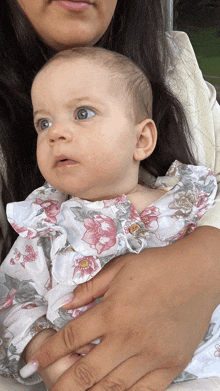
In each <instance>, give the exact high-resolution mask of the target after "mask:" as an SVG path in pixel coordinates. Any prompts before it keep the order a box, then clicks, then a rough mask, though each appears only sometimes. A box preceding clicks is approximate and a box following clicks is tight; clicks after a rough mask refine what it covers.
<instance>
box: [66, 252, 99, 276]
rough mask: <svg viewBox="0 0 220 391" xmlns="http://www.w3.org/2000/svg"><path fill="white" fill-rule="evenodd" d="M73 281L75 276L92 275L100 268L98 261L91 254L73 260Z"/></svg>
mask: <svg viewBox="0 0 220 391" xmlns="http://www.w3.org/2000/svg"><path fill="white" fill-rule="evenodd" d="M73 267H74V272H73V281H74V280H75V277H76V276H77V277H78V278H80V277H81V278H84V277H85V276H89V277H93V276H94V275H95V274H96V273H97V271H98V270H100V268H101V267H100V262H99V260H98V259H97V258H95V257H93V256H89V257H82V258H78V259H76V260H75V262H74V266H73Z"/></svg>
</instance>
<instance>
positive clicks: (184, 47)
mask: <svg viewBox="0 0 220 391" xmlns="http://www.w3.org/2000/svg"><path fill="white" fill-rule="evenodd" d="M167 39H168V41H169V45H170V50H171V54H170V59H169V64H168V69H167V84H168V86H169V87H170V89H171V91H172V92H173V93H174V95H175V96H176V97H177V98H178V99H179V101H180V102H181V103H182V106H183V108H184V110H185V113H186V117H187V121H188V124H189V128H190V132H191V135H192V139H193V142H192V149H193V152H194V155H195V157H196V159H197V161H198V163H199V164H201V165H206V166H207V167H209V168H211V169H212V170H213V171H215V174H218V173H219V167H218V169H217V170H216V153H217V151H218V145H219V140H218V138H219V134H220V132H219V129H220V108H219V104H218V102H217V101H216V91H215V88H214V87H213V86H211V85H210V84H209V83H207V82H206V81H205V80H204V78H203V75H202V72H201V70H200V68H199V65H198V62H197V59H196V55H195V53H194V50H193V47H192V45H191V42H190V40H189V37H188V36H187V34H186V33H184V32H179V31H172V32H169V33H167Z"/></svg>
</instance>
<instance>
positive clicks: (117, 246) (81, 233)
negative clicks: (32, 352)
mask: <svg viewBox="0 0 220 391" xmlns="http://www.w3.org/2000/svg"><path fill="white" fill-rule="evenodd" d="M154 187H155V188H160V189H164V190H165V191H164V195H163V196H162V197H161V198H159V199H158V200H157V201H155V202H154V203H153V204H151V205H150V206H148V207H147V208H146V209H144V211H143V212H142V213H141V214H139V213H138V212H137V211H136V210H135V208H134V207H133V205H132V204H131V203H130V201H129V200H128V198H127V197H126V195H121V196H120V197H118V198H116V199H112V200H104V201H95V202H90V201H86V200H82V199H79V198H76V197H69V196H67V195H65V194H63V193H61V192H60V191H57V190H56V189H54V188H53V187H51V186H50V185H49V184H45V185H44V186H42V187H41V188H39V189H37V190H35V191H34V192H33V193H31V194H30V195H29V197H28V198H27V199H26V200H25V201H23V202H17V203H12V204H9V205H8V206H7V216H8V220H9V222H10V224H11V225H12V227H13V228H14V229H15V230H16V231H17V232H18V233H19V237H18V239H17V241H16V242H15V244H14V246H13V247H12V249H11V251H10V253H9V254H8V256H7V257H6V259H5V260H4V262H3V264H2V265H1V268H0V310H1V312H2V316H1V318H2V319H3V320H2V326H3V332H2V338H1V341H0V343H1V345H0V374H1V375H2V376H12V377H15V378H16V379H17V380H18V381H19V382H21V383H25V384H27V383H29V384H30V383H32V384H34V383H35V382H38V381H39V375H37V374H35V375H33V376H32V377H31V378H30V379H25V380H24V379H22V378H21V377H20V375H19V369H20V367H21V365H22V363H21V358H20V356H21V353H22V352H23V350H24V348H25V346H26V345H27V344H28V342H29V341H30V340H31V339H32V338H33V336H35V335H36V334H37V333H38V332H39V331H41V330H43V329H45V328H53V329H55V330H59V329H60V328H61V327H63V326H64V325H65V324H66V323H67V322H69V321H70V320H71V319H73V318H75V317H77V316H79V315H81V314H82V313H83V312H85V311H86V310H88V309H89V308H91V307H92V306H94V305H96V302H95V303H92V304H90V305H87V306H84V307H81V308H78V309H75V310H70V311H65V310H63V309H62V308H61V306H60V307H59V305H57V303H58V302H60V299H61V298H62V297H64V296H65V295H67V294H68V293H70V292H73V290H74V289H75V288H76V286H77V285H78V284H81V283H83V282H85V281H88V280H90V279H91V278H92V277H93V276H95V275H96V274H97V273H98V272H99V271H100V270H101V268H102V267H103V266H104V265H105V264H106V263H107V262H109V261H110V260H111V259H112V258H115V257H117V256H119V255H122V254H126V253H134V254H138V253H140V252H141V251H142V250H143V249H145V248H146V247H161V246H167V245H169V244H171V243H173V242H175V241H176V240H178V239H181V238H182V237H184V236H185V235H187V234H188V233H190V232H192V231H193V230H194V229H195V228H196V223H197V221H198V219H200V217H202V216H203V214H204V213H205V212H206V210H207V209H208V208H210V207H211V206H212V205H213V203H214V199H215V195H216V191H217V184H216V179H215V176H214V174H213V172H212V171H211V170H209V169H207V168H205V167H202V166H197V167H195V166H190V165H184V164H181V163H179V162H177V161H175V162H174V163H173V164H172V165H171V167H170V169H169V171H168V172H167V174H166V176H164V177H158V178H157V180H156V182H155V183H154ZM177 262H178V259H177ZM155 283H156V281H155ZM57 307H58V308H57ZM219 307H220V306H219ZM198 352H199V353H198V354H197V352H196V354H195V356H194V358H195V357H196V359H195V360H194V358H193V360H192V362H191V363H190V364H189V366H188V367H187V368H186V370H185V371H184V372H183V373H182V374H181V375H180V376H179V378H178V379H177V381H181V380H186V379H187V380H188V379H194V378H196V377H208V376H220V308H217V309H216V311H215V313H214V314H213V318H212V321H211V324H210V327H209V330H208V332H207V335H206V337H205V338H204V341H203V342H202V343H201V344H200V346H199V348H198ZM207 365H208V367H207ZM209 367H210V370H208V374H207V368H209ZM203 369H204V373H203Z"/></svg>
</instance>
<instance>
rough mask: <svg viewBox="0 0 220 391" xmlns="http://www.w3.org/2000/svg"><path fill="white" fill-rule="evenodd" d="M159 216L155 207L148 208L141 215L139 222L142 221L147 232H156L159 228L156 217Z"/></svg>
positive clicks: (158, 211)
mask: <svg viewBox="0 0 220 391" xmlns="http://www.w3.org/2000/svg"><path fill="white" fill-rule="evenodd" d="M159 215H160V210H159V208H156V207H155V206H149V207H148V208H146V209H145V210H144V211H143V212H142V213H141V215H140V216H141V220H142V221H143V223H144V225H145V227H146V228H147V229H148V230H149V231H156V230H157V229H158V228H159V225H158V216H159Z"/></svg>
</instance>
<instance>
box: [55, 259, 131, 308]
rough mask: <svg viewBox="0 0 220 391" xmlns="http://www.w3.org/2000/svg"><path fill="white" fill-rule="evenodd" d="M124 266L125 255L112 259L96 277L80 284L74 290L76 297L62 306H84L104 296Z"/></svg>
mask: <svg viewBox="0 0 220 391" xmlns="http://www.w3.org/2000/svg"><path fill="white" fill-rule="evenodd" d="M126 260H127V258H126ZM123 266H124V262H123V257H117V258H115V259H113V260H112V261H110V262H109V263H108V264H107V265H105V267H104V268H103V269H102V270H101V271H100V272H99V273H98V274H97V275H96V276H95V277H93V278H92V279H91V280H89V281H87V282H84V283H83V284H80V285H78V287H77V288H76V289H75V290H74V299H73V300H72V301H71V302H69V303H68V304H65V305H64V306H62V308H63V309H64V310H69V309H74V308H78V307H82V306H84V305H86V304H89V303H91V302H92V301H94V300H95V299H98V298H100V297H102V296H103V295H104V294H105V293H106V292H107V290H108V289H109V286H110V284H111V282H112V280H113V279H114V277H115V276H116V275H117V273H118V272H119V271H120V270H121V269H122V267H123Z"/></svg>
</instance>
